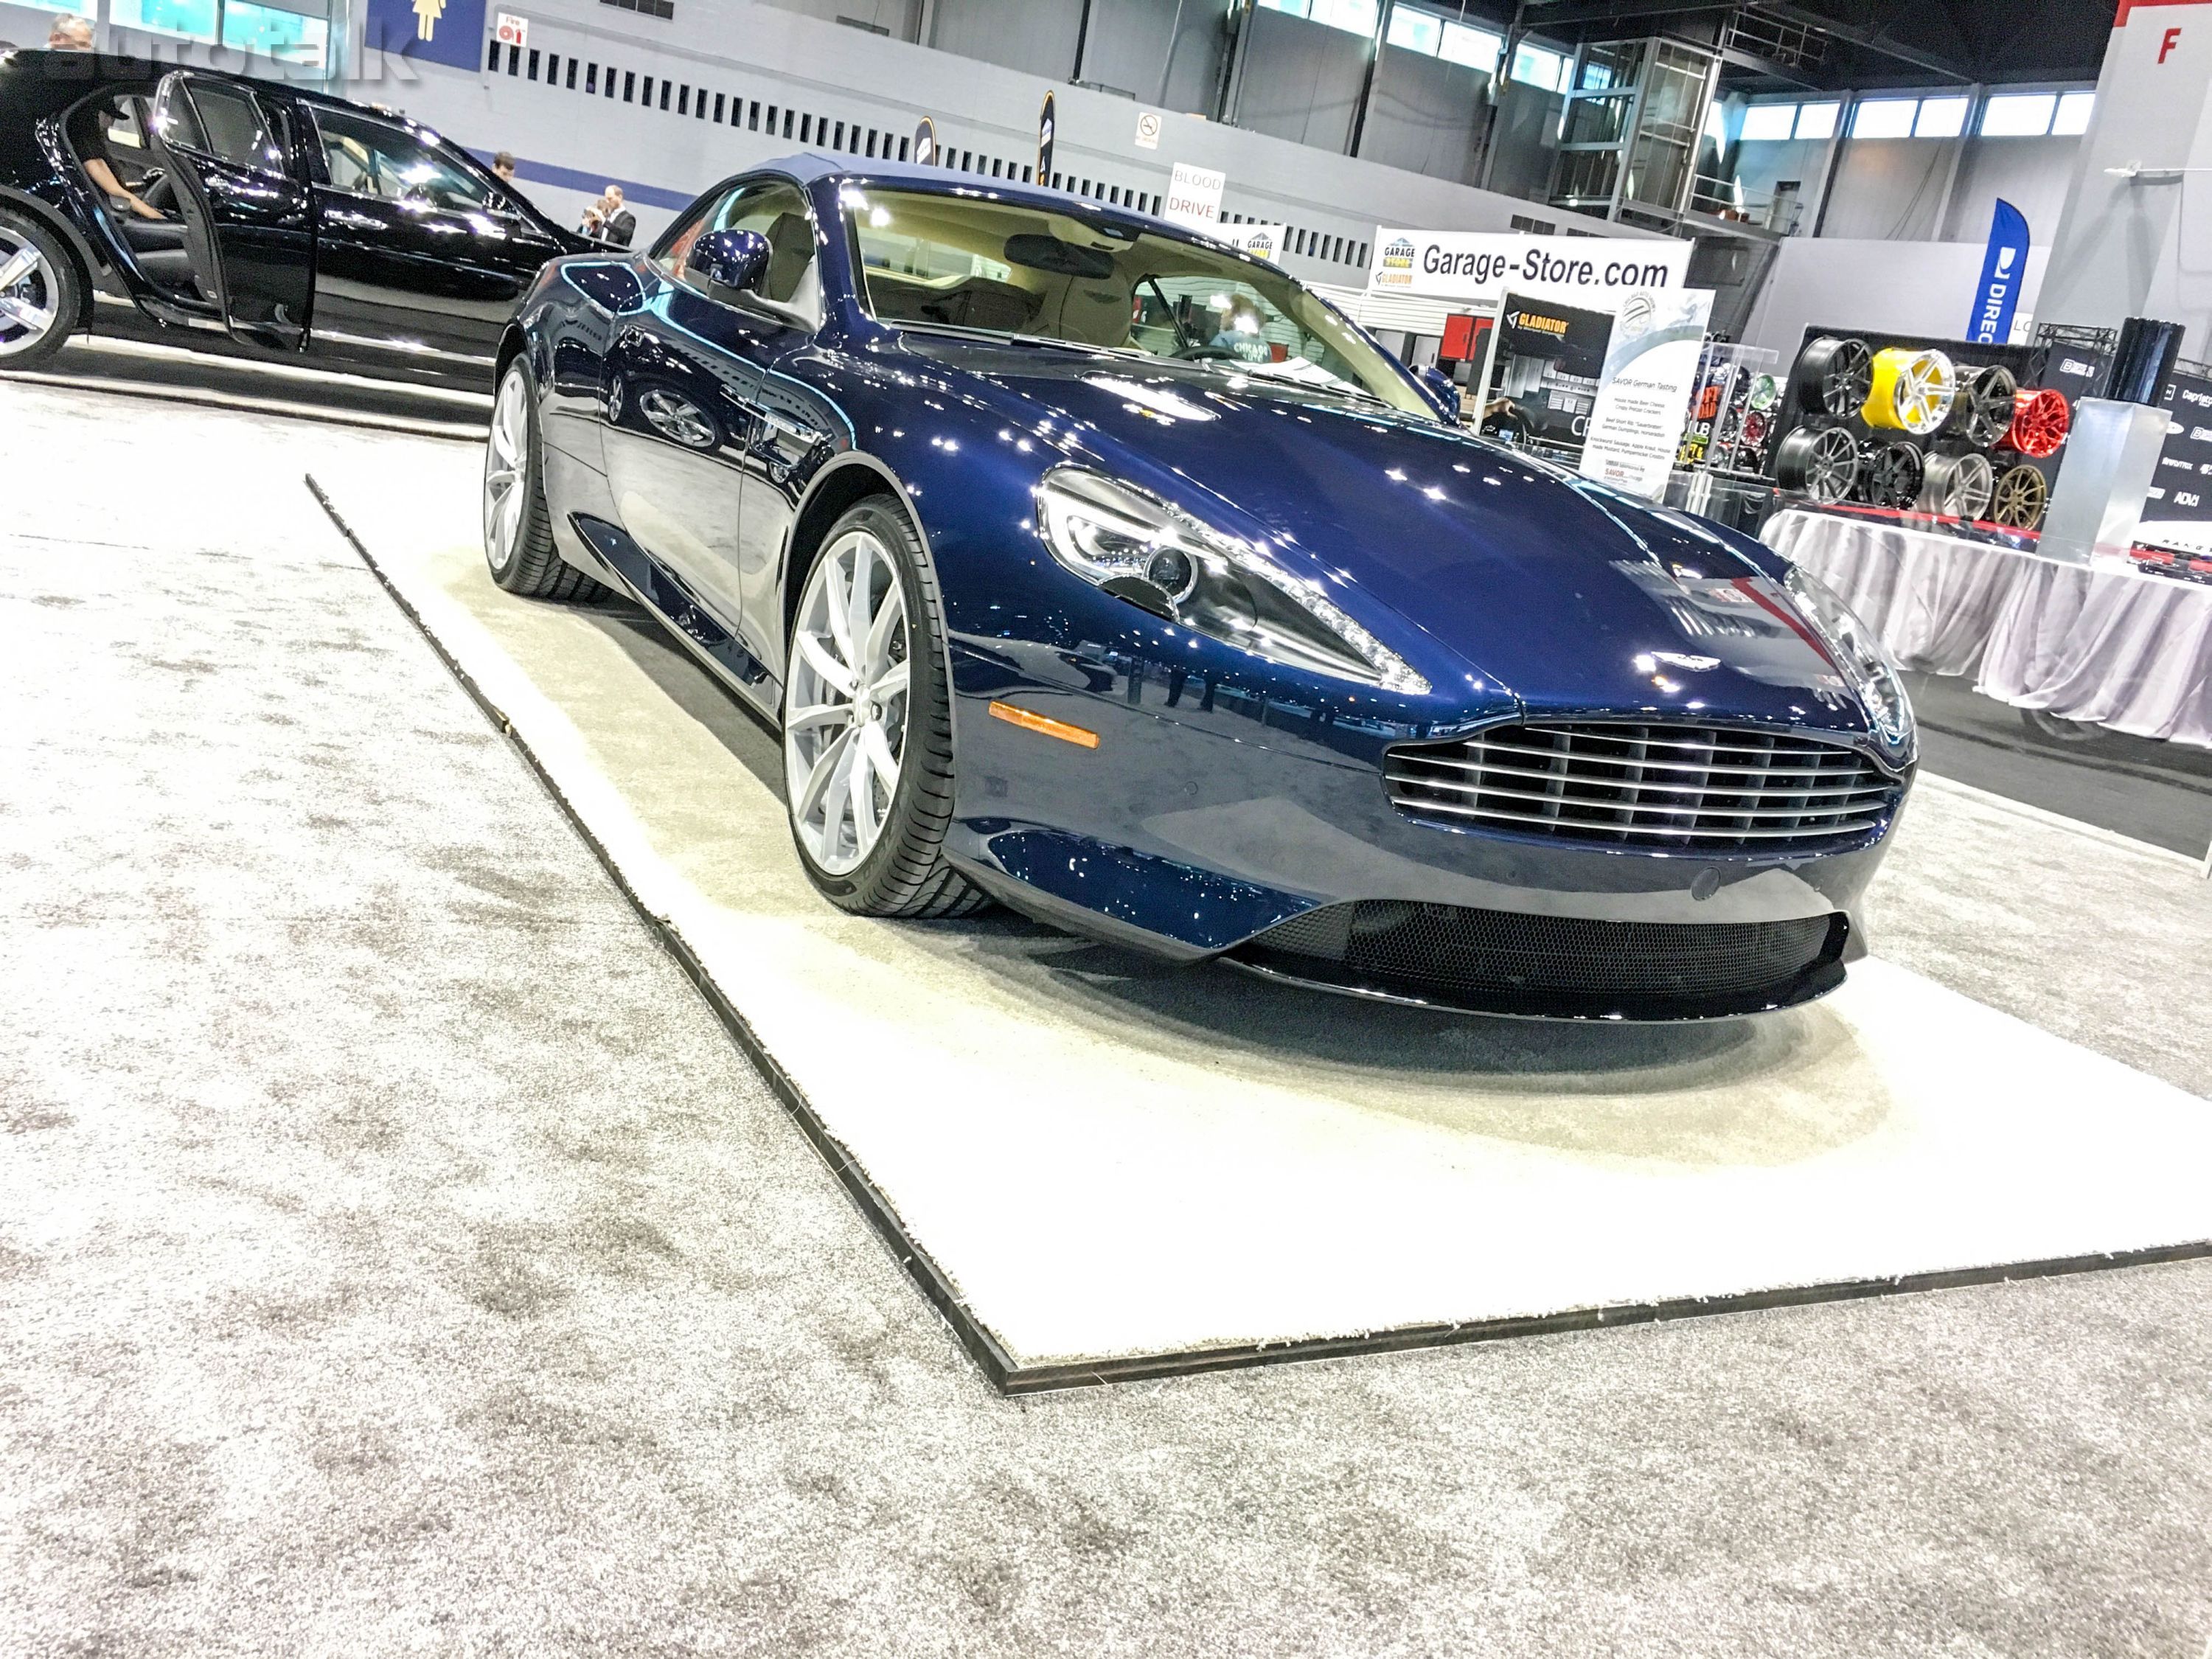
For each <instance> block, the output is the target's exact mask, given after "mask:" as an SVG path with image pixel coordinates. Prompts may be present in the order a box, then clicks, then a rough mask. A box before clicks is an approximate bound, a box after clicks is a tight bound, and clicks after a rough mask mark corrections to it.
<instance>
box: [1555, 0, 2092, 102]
mask: <svg viewBox="0 0 2212 1659" xmlns="http://www.w3.org/2000/svg"><path fill="white" fill-rule="evenodd" d="M2112 9H2113V8H2112V0H2002V3H2000V0H1916V3H1913V4H1911V5H1905V4H1900V3H1899V0H1774V3H1769V4H1762V5H1758V6H1743V5H1713V4H1704V5H1700V4H1697V3H1694V0H1692V3H1680V0H1676V3H1654V0H1528V3H1527V4H1526V5H1524V6H1523V7H1522V9H1521V14H1522V22H1523V24H1524V26H1526V27H1530V28H1534V29H1538V30H1541V31H1544V32H1546V33H1565V34H1569V35H1573V34H1584V35H1588V36H1590V37H1592V38H1599V37H1603V36H1607V35H1614V34H1620V33H1678V32H1680V33H1693V34H1697V35H1701V36H1705V37H1707V38H1710V36H1711V32H1712V30H1713V28H1714V27H1715V26H1716V24H1717V23H1718V24H1723V25H1731V26H1733V27H1734V28H1735V31H1736V33H1737V34H1738V37H1739V40H1741V41H1742V42H1743V43H1745V44H1750V43H1752V42H1753V41H1756V40H1770V41H1771V42H1773V43H1774V44H1775V46H1776V47H1777V52H1776V54H1775V55H1776V56H1777V57H1778V58H1782V59H1784V61H1785V62H1787V63H1788V64H1790V76H1791V78H1792V79H1793V80H1795V81H1796V82H1798V83H1800V84H1808V85H1814V86H1820V87H1832V88H1839V89H1841V88H1863V87H1881V86H1924V85H1928V84H1930V83H1931V82H1947V81H1948V82H1991V83H1998V82H2021V81H2093V80H2095V79H2096V77H2097V69H2098V65H2099V64H2100V63H2101V62H2102V60H2103V58H2104V54H2105V45H2106V40H2107V39H2108V38H2109V37H2110V35H2111V33H2112ZM1808 32H1809V33H1813V34H1814V35H1815V36H1816V37H1817V38H1816V40H1814V42H1813V43H1811V46H1810V49H1809V50H1806V51H1802V52H1801V51H1800V50H1799V46H1801V45H1802V42H1803V37H1804V35H1805V33H1808ZM1801 60H1802V61H1801Z"/></svg>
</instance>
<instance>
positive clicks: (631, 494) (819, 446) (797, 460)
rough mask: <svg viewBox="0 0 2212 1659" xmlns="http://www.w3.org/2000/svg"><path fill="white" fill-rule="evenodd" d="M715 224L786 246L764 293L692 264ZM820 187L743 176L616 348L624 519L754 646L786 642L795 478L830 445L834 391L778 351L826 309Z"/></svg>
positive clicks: (611, 394) (772, 663)
mask: <svg viewBox="0 0 2212 1659" xmlns="http://www.w3.org/2000/svg"><path fill="white" fill-rule="evenodd" d="M714 230H752V231H757V232H758V233H759V234H762V235H763V236H765V237H767V238H768V239H769V246H770V248H771V250H772V257H771V258H770V262H769V273H768V276H767V278H766V279H765V281H764V282H763V284H762V295H763V297H765V298H766V299H767V300H768V301H770V302H771V303H772V305H773V306H774V307H775V308H774V309H769V308H768V307H763V306H761V305H759V304H757V303H755V302H748V301H745V300H744V299H741V298H740V297H739V296H738V295H732V294H728V293H726V292H724V291H722V290H720V289H715V288H714V287H713V286H711V285H710V284H708V283H706V282H705V281H704V279H702V277H700V276H698V275H697V274H696V272H694V271H693V270H691V269H690V265H689V264H688V256H689V253H690V249H691V246H692V245H693V244H694V243H695V242H696V240H698V238H699V237H700V236H701V235H702V234H705V233H707V232H708V231H714ZM814 238H815V233H814V224H813V219H812V216H811V214H810V213H809V211H808V209H807V204H806V197H805V193H804V192H803V191H801V190H800V189H799V186H798V185H795V184H793V183H792V182H791V181H789V180H788V179H750V180H741V181H739V182H738V184H736V185H732V186H731V187H730V188H729V189H728V190H727V191H725V192H724V193H723V194H722V196H721V197H719V198H718V199H717V200H715V201H714V202H713V203H712V204H709V205H708V207H707V209H706V210H704V211H702V212H701V213H700V214H698V215H697V216H695V217H694V218H692V219H690V220H689V221H687V222H685V223H684V225H682V226H681V227H680V228H678V230H677V231H676V232H675V233H674V234H672V235H671V236H670V237H669V238H667V239H666V240H664V242H663V243H662V244H661V246H660V247H659V248H658V249H656V250H655V252H654V253H653V256H652V257H651V258H650V259H649V260H648V261H647V262H646V263H647V277H646V280H647V283H648V287H649V291H648V293H647V295H645V296H644V299H643V301H642V303H641V304H640V305H639V306H638V307H637V308H635V310H633V311H630V312H629V313H626V314H624V315H623V316H622V317H620V318H619V319H617V323H616V326H615V329H614V333H613V337H612V339H611V343H610V345H609V349H608V351H607V355H606V358H605V373H606V376H607V380H606V392H605V399H604V404H603V407H604V408H605V455H606V461H607V477H608V482H609V484H610V485H611V488H612V490H613V494H614V499H615V504H616V507H617V511H618V512H619V513H620V514H621V516H622V520H623V529H624V530H625V531H627V532H629V535H630V537H631V538H633V539H634V540H635V541H636V542H637V544H639V545H640V546H641V548H643V549H644V550H645V551H646V552H647V553H648V554H649V555H651V556H653V559H654V560H656V561H657V562H659V563H660V564H662V565H663V566H664V567H665V568H667V569H669V570H670V571H671V572H672V573H674V574H676V575H677V576H678V578H680V579H681V580H682V581H683V582H684V585H685V586H687V587H688V588H690V590H691V591H692V592H693V593H694V594H695V595H696V596H697V597H698V598H700V599H703V600H704V601H705V602H706V603H707V605H708V607H709V608H710V609H711V610H712V611H714V614H715V616H716V617H717V618H718V619H719V620H720V621H721V622H722V623H724V625H725V626H726V627H728V628H729V629H732V631H733V632H735V633H736V635H738V640H739V641H740V642H741V643H742V644H743V646H744V649H745V651H746V653H748V654H749V655H750V656H751V657H752V658H753V659H755V661H756V662H757V663H758V664H760V665H763V666H764V667H766V668H767V669H768V670H769V671H770V672H775V671H778V670H779V669H780V666H781V655H782V650H781V646H782V639H781V628H780V627H779V626H778V623H779V621H780V617H779V615H778V611H777V607H776V605H775V577H776V565H777V561H778V559H779V558H780V556H781V550H782V544H783V538H784V535H785V534H786V533H787V532H788V530H789V527H790V524H791V519H792V514H793V511H794V510H795V509H794V507H793V505H792V504H791V503H792V499H793V497H792V495H789V494H787V491H788V490H789V489H790V486H791V484H792V481H793V478H794V477H796V476H797V474H798V472H799V471H800V470H801V469H803V468H804V466H805V462H806V460H807V459H808V458H809V457H814V456H816V455H817V452H820V453H823V454H826V453H827V450H826V447H825V446H826V444H827V433H826V430H825V429H824V417H823V414H822V413H821V405H820V400H819V399H818V398H816V397H812V396H811V394H805V393H804V392H802V391H801V390H800V389H799V388H798V387H796V386H794V385H793V384H790V383H787V382H785V381H783V380H781V378H780V377H779V379H778V380H777V382H776V385H775V389H774V390H773V391H771V389H770V382H771V374H772V370H771V367H770V366H771V365H773V364H775V363H776V362H779V361H780V360H781V359H782V358H783V357H784V356H787V354H788V353H790V352H791V351H793V350H794V349H799V348H800V347H802V346H804V345H805V344H806V343H808V342H810V341H811V338H812V334H813V330H814V328H815V327H816V326H818V324H819V319H820V315H821V300H820V280H819V276H818V273H817V270H816V268H815V258H814V253H815V240H814Z"/></svg>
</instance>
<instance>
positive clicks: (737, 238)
mask: <svg viewBox="0 0 2212 1659" xmlns="http://www.w3.org/2000/svg"><path fill="white" fill-rule="evenodd" d="M770 252H771V250H770V249H769V245H768V238H767V237H765V236H763V235H762V234H760V232H758V231H757V230H710V231H708V233H707V234H705V235H704V236H702V237H701V238H700V239H699V240H697V241H696V242H694V243H693V244H692V245H691V257H690V259H689V260H688V261H686V263H687V264H689V265H690V268H691V269H692V270H695V271H696V272H698V274H699V276H700V278H701V280H702V281H704V282H708V283H713V284H714V286H715V287H716V288H726V289H729V290H730V291H731V292H732V293H734V294H750V293H751V292H752V291H753V290H754V289H757V288H758V287H759V286H760V285H761V281H762V279H763V277H765V276H767V275H768V262H769V253H770Z"/></svg>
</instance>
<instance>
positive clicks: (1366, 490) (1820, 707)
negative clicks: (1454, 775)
mask: <svg viewBox="0 0 2212 1659" xmlns="http://www.w3.org/2000/svg"><path fill="white" fill-rule="evenodd" d="M908 343H909V346H910V347H912V346H914V345H915V344H916V343H918V342H917V337H915V336H908ZM922 349H925V350H926V351H927V355H929V356H933V357H934V358H936V359H937V360H938V361H939V362H940V363H942V364H943V365H944V366H945V368H957V369H959V370H963V371H964V372H966V373H967V374H971V375H974V376H975V377H976V378H977V379H978V380H980V381H981V382H982V383H983V384H982V385H981V386H980V387H978V388H977V390H978V392H979V394H980V395H981V396H982V397H983V398H986V399H987V400H989V401H991V402H992V403H994V404H996V405H997V406H998V409H999V412H1000V413H1001V414H1003V415H1006V416H1012V417H1014V418H1018V419H1020V420H1022V422H1023V423H1024V425H1027V426H1030V427H1031V428H1037V427H1038V425H1039V423H1040V422H1042V424H1043V426H1044V427H1045V428H1048V435H1049V436H1050V437H1052V438H1053V439H1054V440H1055V441H1056V442H1057V444H1058V446H1059V447H1060V448H1061V449H1062V450H1063V452H1064V453H1068V454H1070V455H1071V457H1072V458H1075V459H1080V460H1082V461H1083V462H1084V463H1085V464H1086V465H1096V466H1097V467H1099V468H1101V469H1102V470H1103V471H1110V472H1113V473H1115V474H1116V475H1118V476H1121V477H1125V478H1127V479H1128V480H1129V481H1131V482H1132V483H1138V484H1139V485H1141V486H1143V487H1145V488H1147V489H1152V491H1154V492H1155V493H1156V494H1158V495H1163V496H1165V497H1167V498H1168V499H1170V500H1172V501H1175V502H1176V504H1177V505H1178V506H1180V507H1183V508H1184V509H1185V510H1186V511H1188V512H1189V513H1193V514H1194V515H1195V516H1197V517H1198V518H1200V519H1201V520H1205V521H1206V522H1208V523H1210V524H1212V525H1213V526H1216V527H1217V528H1218V529H1220V530H1223V531H1225V532H1228V533H1230V534H1232V535H1237V536H1243V537H1245V538H1248V539H1249V538H1265V539H1266V540H1267V543H1268V544H1269V545H1270V550H1271V551H1272V552H1273V554H1274V556H1277V557H1278V558H1279V559H1281V560H1283V561H1284V562H1285V564H1287V565H1289V566H1291V568H1295V569H1297V570H1298V572H1299V574H1305V575H1309V576H1311V577H1313V578H1315V579H1316V580H1322V581H1323V582H1324V583H1326V584H1328V586H1329V587H1330V589H1331V590H1332V591H1333V592H1334V593H1335V594H1336V595H1337V596H1338V599H1339V602H1340V604H1343V605H1345V606H1346V609H1347V610H1348V611H1352V613H1353V614H1354V615H1356V616H1358V617H1360V619H1361V621H1362V622H1363V623H1366V624H1367V625H1368V626H1369V627H1370V628H1372V629H1374V630H1375V631H1376V633H1377V634H1378V635H1381V636H1382V637H1383V638H1385V639H1390V640H1392V641H1394V642H1397V641H1407V636H1408V632H1409V630H1412V631H1413V632H1415V633H1417V634H1418V635H1419V636H1420V639H1421V641H1425V646H1426V647H1427V648H1423V646H1422V645H1419V644H1415V645H1413V649H1411V650H1409V651H1408V652H1407V654H1408V655H1411V656H1415V657H1416V658H1417V659H1418V658H1426V659H1429V661H1430V662H1431V663H1433V662H1434V661H1435V653H1436V651H1437V649H1442V650H1443V651H1445V652H1448V653H1450V655H1451V657H1452V658H1453V659H1455V660H1456V662H1457V663H1459V664H1462V665H1465V670H1466V671H1465V673H1464V674H1463V675H1462V676H1461V677H1460V678H1462V679H1464V680H1467V681H1474V682H1480V681H1483V680H1487V681H1488V682H1489V683H1490V684H1491V685H1492V686H1495V687H1498V688H1502V689H1503V690H1506V691H1508V692H1510V694H1511V695H1513V696H1515V697H1516V698H1518V699H1519V700H1520V701H1521V702H1522V704H1523V705H1524V706H1525V707H1526V708H1528V710H1529V711H1530V712H1531V713H1532V714H1534V713H1545V714H1554V715H1559V716H1561V717H1565V716H1567V715H1571V714H1632V713H1650V714H1656V715H1660V716H1662V717H1663V716H1670V715H1679V716H1683V717H1688V718H1694V717H1697V716H1699V715H1701V714H1702V715H1704V716H1705V717H1707V718H1717V719H1729V718H1734V719H1749V720H1771V721H1778V722H1783V723H1786V724H1792V725H1809V726H1819V727H1824V728H1828V729H1835V730H1843V731H1850V732H1863V731H1865V730H1866V729H1867V726H1866V721H1865V717H1864V714H1863V710H1862V709H1861V708H1860V707H1859V704H1858V702H1857V698H1856V697H1855V696H1851V695H1850V693H1849V692H1848V691H1847V690H1846V689H1845V682H1844V679H1843V678H1842V677H1841V676H1840V675H1838V672H1837V671H1836V667H1835V665H1834V664H1833V663H1832V661H1831V660H1830V659H1829V657H1828V654H1827V652H1826V649H1825V648H1824V647H1822V646H1821V645H1820V642H1819V641H1818V639H1817V638H1816V637H1815V635H1814V633H1813V631H1812V630H1811V629H1810V628H1809V627H1808V625H1807V624H1806V623H1805V622H1804V621H1803V619H1802V617H1800V616H1799V615H1798V613H1797V611H1796V608H1795V607H1794V606H1793V605H1791V604H1790V601H1789V599H1788V598H1787V596H1786V595H1785V594H1784V591H1783V589H1782V586H1781V585H1780V583H1779V582H1778V581H1777V580H1774V579H1773V578H1772V577H1771V575H1770V574H1768V572H1769V571H1770V570H1771V569H1776V568H1778V561H1776V560H1774V558H1773V556H1771V555H1769V554H1766V553H1765V550H1763V549H1759V548H1757V546H1756V544H1745V543H1744V542H1743V541H1742V540H1741V538H1733V537H1731V536H1730V535H1729V533H1728V532H1723V531H1721V530H1720V529H1718V528H1717V526H1712V525H1710V524H1707V523H1705V521H1703V520H1699V519H1696V518H1693V517H1692V516H1690V515H1689V514H1687V513H1677V512H1673V511H1670V510H1668V509H1663V508H1659V507H1653V506H1651V505H1650V504H1649V503H1646V502H1643V501H1637V500H1635V499H1634V498H1632V497H1629V496H1626V495H1621V494H1620V493H1619V492H1617V491H1614V490H1611V489H1607V488H1605V487H1603V486H1601V485H1598V484H1595V483H1591V482H1589V480H1586V479H1582V478H1577V477H1573V476H1572V475H1571V474H1567V473H1565V472H1563V471H1560V470H1559V469H1557V468H1554V467H1552V466H1550V465H1547V464H1546V463H1543V462H1541V461H1536V460H1534V459H1531V458H1528V457H1526V456H1523V455H1520V454H1516V453H1515V452H1513V451H1511V450H1509V449H1505V448H1504V447H1500V446H1498V445H1496V444H1493V443H1490V442H1487V441H1484V440H1481V439H1479V438H1476V437H1474V436H1473V435H1469V434H1468V433H1465V432H1463V431H1462V430H1460V429H1458V428H1452V427H1446V426H1443V425H1440V424H1438V423H1437V422H1431V421H1425V420H1420V419H1418V418H1415V417H1409V416H1401V415H1397V414H1395V413H1393V412H1386V411H1383V410H1379V409H1376V408H1374V407H1372V406H1371V405H1369V404H1364V403H1353V402H1348V401H1346V400H1345V399H1341V398H1330V397H1327V396H1321V395H1316V396H1306V395H1304V394H1303V393H1300V392H1297V391H1296V390H1294V389H1282V388H1267V389H1262V388H1261V387H1260V386H1257V385H1255V384H1251V383H1249V382H1248V383H1247V384H1246V386H1243V388H1241V389H1240V388H1239V387H1237V386H1235V385H1234V384H1233V383H1232V382H1231V380H1229V379H1228V378H1227V377H1226V376H1225V375H1223V374H1218V373H1214V372H1210V371H1208V370H1206V369H1202V368H1197V367H1195V366H1189V367H1186V366H1184V365H1180V364H1171V363H1161V362H1158V360H1148V361H1133V360H1131V359H1129V358H1127V357H1126V356H1121V355H1120V354H1112V355H1099V354H1092V353H1087V352H1078V351H1072V350H1056V349H1049V348H1045V347H1037V346H1028V345H1004V346H1002V345H996V344H983V343H975V342H969V341H957V342H956V341H949V340H937V341H931V342H929V343H928V344H927V346H926V347H923V348H922ZM1762 560H1764V561H1765V563H1762V562H1761V561H1762ZM1408 643H1412V642H1411V641H1408ZM1430 678H1431V679H1432V680H1434V681H1436V682H1437V689H1438V690H1439V692H1444V691H1446V690H1447V684H1446V680H1445V679H1444V678H1439V677H1438V676H1437V675H1436V674H1433V673H1431V676H1430ZM1483 689H1484V688H1482V687H1481V686H1480V685H1479V684H1478V685H1476V686H1475V687H1474V690H1476V691H1478V692H1480V690H1483Z"/></svg>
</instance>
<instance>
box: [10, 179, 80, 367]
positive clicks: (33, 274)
mask: <svg viewBox="0 0 2212 1659" xmlns="http://www.w3.org/2000/svg"><path fill="white" fill-rule="evenodd" d="M83 313H84V289H83V282H82V278H81V277H79V276H78V275H77V269H76V260H74V259H73V258H70V252H69V250H68V249H67V248H66V247H64V246H62V243H61V240H60V239H59V238H58V237H57V236H56V235H55V234H53V233H52V231H50V230H48V229H47V228H46V227H45V226H44V225H41V224H40V223H38V222H35V221H33V220H31V219H27V218H25V217H23V216H21V215H18V214H13V213H0V369H9V368H30V367H31V366H32V365H33V364H34V363H42V362H46V360H47V359H48V358H49V357H52V356H53V355H54V354H55V353H56V352H58V351H59V350H60V349H62V347H63V345H64V344H65V343H67V342H68V340H69V337H70V335H71V334H72V333H74V332H75V331H76V325H77V319H78V318H79V317H81V316H82V315H83Z"/></svg>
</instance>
